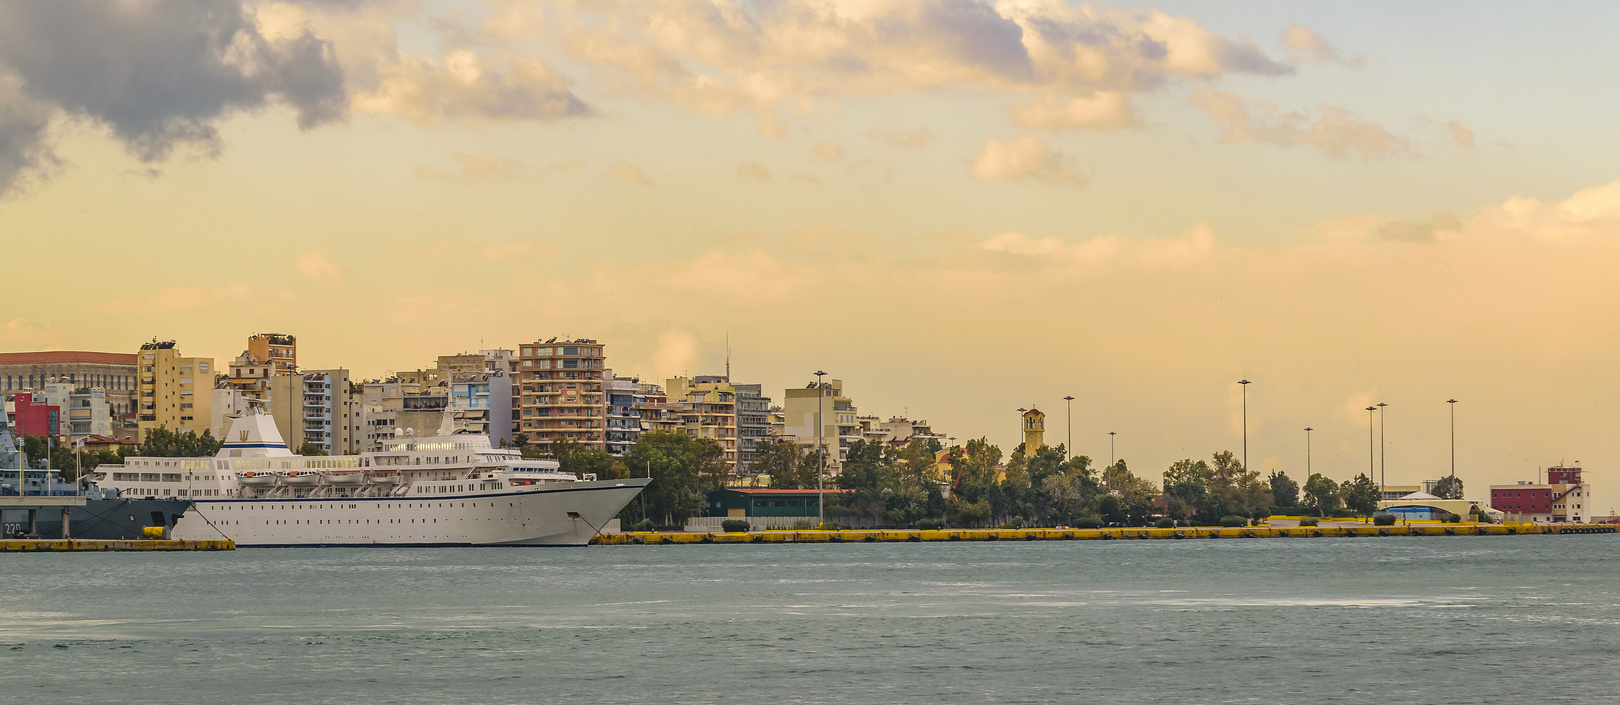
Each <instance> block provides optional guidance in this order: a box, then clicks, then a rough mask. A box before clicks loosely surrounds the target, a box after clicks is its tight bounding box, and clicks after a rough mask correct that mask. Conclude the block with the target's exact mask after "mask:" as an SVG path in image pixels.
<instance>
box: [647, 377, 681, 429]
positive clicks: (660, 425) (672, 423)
mask: <svg viewBox="0 0 1620 705" xmlns="http://www.w3.org/2000/svg"><path fill="white" fill-rule="evenodd" d="M636 395H637V399H636V411H637V412H638V413H639V414H640V416H641V432H642V433H653V432H658V433H674V432H676V431H679V430H681V419H680V417H679V416H677V415H676V414H675V411H676V409H678V408H679V405H677V404H671V403H669V394H668V393H667V392H665V391H664V388H663V387H662V386H659V385H656V384H653V383H651V382H642V383H641V384H640V385H638V389H637V390H636Z"/></svg>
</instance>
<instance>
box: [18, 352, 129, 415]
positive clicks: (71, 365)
mask: <svg viewBox="0 0 1620 705" xmlns="http://www.w3.org/2000/svg"><path fill="white" fill-rule="evenodd" d="M136 357H137V356H136V355H131V354H129V353H104V352H82V351H76V350H54V351H50V352H15V353H0V392H4V393H7V394H10V393H13V392H39V391H44V389H45V385H46V384H49V383H51V382H66V383H68V384H71V385H76V386H78V387H89V388H91V389H96V388H100V389H103V390H105V391H106V393H107V403H108V405H109V406H110V409H111V412H112V413H113V414H114V415H117V414H129V413H134V411H135V398H136V397H135V393H136V387H137V386H138V385H137V382H136V379H137V378H136V372H135V367H136V365H135V360H136Z"/></svg>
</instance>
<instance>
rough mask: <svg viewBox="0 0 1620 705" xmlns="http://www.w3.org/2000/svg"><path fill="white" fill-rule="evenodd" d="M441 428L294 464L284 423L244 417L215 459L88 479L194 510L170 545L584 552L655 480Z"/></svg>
mask: <svg viewBox="0 0 1620 705" xmlns="http://www.w3.org/2000/svg"><path fill="white" fill-rule="evenodd" d="M447 431H448V430H447V429H444V430H441V431H440V433H439V435H436V436H423V437H413V436H406V435H399V436H396V437H395V440H394V441H393V442H391V443H389V444H388V445H387V446H386V449H385V450H383V451H381V452H371V453H364V454H361V455H348V456H319V457H317V456H301V455H294V454H293V453H292V451H290V450H289V449H288V448H287V444H286V443H285V442H284V441H283V440H282V438H281V434H280V432H278V431H277V430H276V426H275V422H274V420H273V419H272V418H271V417H270V416H268V415H264V414H258V413H249V414H247V415H244V416H242V417H241V418H238V419H236V420H235V421H234V422H233V423H232V425H231V430H230V432H229V433H228V434H226V438H225V445H224V447H222V448H220V451H219V453H218V454H217V455H215V456H214V457H212V458H140V457H131V458H126V459H125V461H124V463H123V465H121V466H101V467H98V468H96V469H95V471H94V472H92V473H91V474H90V479H91V480H92V481H94V482H95V483H96V485H97V486H99V487H102V488H116V489H118V490H120V491H122V493H123V494H124V495H125V496H131V497H175V498H181V499H190V500H192V501H193V502H194V505H193V507H192V509H191V510H190V511H187V512H186V513H185V514H184V515H182V516H181V517H180V519H179V521H177V522H176V523H175V524H174V527H173V529H172V530H171V531H170V537H171V538H178V539H218V538H229V539H232V540H234V541H236V544H237V545H238V546H309V545H322V546H336V545H396V546H399V545H413V546H425V545H470V546H502V545H512V546H519V545H522V546H583V545H585V544H586V543H588V542H590V540H591V538H592V537H594V536H596V534H597V533H599V532H600V531H601V530H602V528H603V527H604V526H605V525H606V524H607V522H608V521H610V520H611V519H613V517H614V516H616V515H617V514H618V513H619V510H621V509H623V508H624V506H625V505H626V504H628V503H629V502H630V500H631V499H634V498H635V496H636V494H637V493H639V492H641V490H642V488H644V487H646V486H647V484H648V483H649V482H650V480H648V479H646V478H630V479H624V480H605V481H599V480H597V479H596V478H595V477H594V476H591V475H586V476H585V477H583V478H580V477H576V476H574V475H572V474H568V473H564V472H561V471H559V470H558V466H557V463H556V461H552V460H530V459H525V458H523V457H522V456H521V455H520V454H519V453H518V452H517V451H515V450H506V449H501V448H492V447H491V446H490V443H489V437H488V436H483V435H472V434H465V433H450V432H447Z"/></svg>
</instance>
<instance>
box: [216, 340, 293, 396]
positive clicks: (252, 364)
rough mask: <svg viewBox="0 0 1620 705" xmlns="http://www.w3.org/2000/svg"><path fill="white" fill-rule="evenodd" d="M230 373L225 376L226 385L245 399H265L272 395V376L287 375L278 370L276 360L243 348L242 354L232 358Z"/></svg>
mask: <svg viewBox="0 0 1620 705" xmlns="http://www.w3.org/2000/svg"><path fill="white" fill-rule="evenodd" d="M227 369H229V370H230V372H229V374H228V375H227V376H226V377H225V380H224V385H225V386H226V387H227V388H230V389H234V390H236V391H237V393H238V394H239V395H240V396H241V398H243V399H253V400H256V401H265V400H267V399H269V397H270V378H271V377H275V376H281V375H285V374H286V373H285V372H277V371H276V369H277V366H276V364H275V363H274V362H271V361H270V360H266V359H264V358H261V357H259V356H258V355H254V354H253V353H252V352H249V351H247V350H243V351H242V354H241V355H237V356H236V359H234V360H231V364H230V366H229V367H228V368H227Z"/></svg>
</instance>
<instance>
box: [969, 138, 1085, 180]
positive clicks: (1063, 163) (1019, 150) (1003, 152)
mask: <svg viewBox="0 0 1620 705" xmlns="http://www.w3.org/2000/svg"><path fill="white" fill-rule="evenodd" d="M969 173H970V174H971V175H972V176H973V178H974V180H977V181H1007V180H1021V179H1031V180H1035V181H1044V182H1047V183H1054V184H1074V185H1079V186H1084V185H1085V184H1086V177H1084V176H1082V175H1080V174H1078V173H1076V172H1075V168H1074V165H1073V163H1072V162H1071V160H1070V159H1069V158H1068V157H1066V156H1064V155H1063V154H1062V153H1061V152H1058V151H1055V150H1053V149H1052V148H1051V147H1048V146H1047V145H1046V140H1043V139H1041V138H1039V137H1036V136H1034V135H1025V136H1023V137H1018V138H1014V139H1011V140H1008V141H1006V142H1002V141H1000V140H996V139H990V140H986V141H985V143H984V148H983V149H981V150H979V154H978V156H976V157H974V158H973V166H972V168H971V169H970V170H969Z"/></svg>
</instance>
